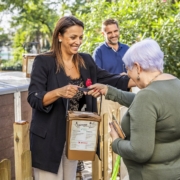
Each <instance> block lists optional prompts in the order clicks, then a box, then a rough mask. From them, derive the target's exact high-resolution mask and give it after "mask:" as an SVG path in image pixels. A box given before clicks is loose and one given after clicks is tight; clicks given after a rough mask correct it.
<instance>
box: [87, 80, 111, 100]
mask: <svg viewBox="0 0 180 180" xmlns="http://www.w3.org/2000/svg"><path fill="white" fill-rule="evenodd" d="M88 89H90V90H89V91H88V92H87V93H86V94H88V95H91V96H93V97H99V96H100V95H105V94H106V93H107V90H108V87H107V86H106V85H104V84H98V83H97V84H93V85H91V86H89V87H88Z"/></svg>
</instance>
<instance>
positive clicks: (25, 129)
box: [0, 107, 126, 180]
mask: <svg viewBox="0 0 180 180" xmlns="http://www.w3.org/2000/svg"><path fill="white" fill-rule="evenodd" d="M125 111H126V109H124V107H121V108H120V109H116V110H114V111H113V112H112V113H113V115H114V116H115V117H116V119H117V120H118V121H120V119H121V117H122V114H124V112H125ZM101 117H102V121H101V123H100V128H99V135H100V158H101V161H100V160H99V158H98V157H97V155H96V158H95V161H93V162H92V179H93V180H109V179H110V177H111V173H112V169H113V167H114V164H115V161H116V157H117V155H116V154H115V153H113V152H112V150H111V148H110V143H111V141H110V140H111V137H110V135H109V132H108V127H109V122H108V113H105V114H103V115H102V116H101ZM14 156H15V176H16V180H33V177H32V167H31V152H30V150H29V123H28V122H26V121H21V122H15V123H14ZM10 166H11V165H10V161H9V160H7V159H4V160H2V161H1V162H0V180H10V179H11V167H10ZM109 166H110V167H109Z"/></svg>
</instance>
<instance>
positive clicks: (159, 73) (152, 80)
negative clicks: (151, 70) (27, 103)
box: [146, 72, 162, 87]
mask: <svg viewBox="0 0 180 180" xmlns="http://www.w3.org/2000/svg"><path fill="white" fill-rule="evenodd" d="M161 74H162V72H160V73H159V74H158V75H156V76H155V77H154V78H152V79H151V81H150V82H149V83H148V84H147V85H146V87H147V86H149V85H150V84H151V83H152V82H153V81H154V80H155V79H156V78H157V77H158V76H160V75H161Z"/></svg>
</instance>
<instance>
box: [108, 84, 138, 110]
mask: <svg viewBox="0 0 180 180" xmlns="http://www.w3.org/2000/svg"><path fill="white" fill-rule="evenodd" d="M107 87H108V90H107V93H106V95H105V98H106V99H108V100H112V101H114V102H118V103H119V104H121V105H123V106H126V107H129V106H130V105H131V103H132V102H133V100H134V97H135V94H134V93H131V92H126V91H122V90H119V89H117V88H114V87H112V86H107Z"/></svg>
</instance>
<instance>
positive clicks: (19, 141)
mask: <svg viewBox="0 0 180 180" xmlns="http://www.w3.org/2000/svg"><path fill="white" fill-rule="evenodd" d="M29 149H30V145H29V123H28V122H26V121H20V122H15V123H14V156H15V176H16V180H25V179H26V180H31V179H32V168H31V153H30V151H29ZM26 151H27V152H26Z"/></svg>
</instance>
